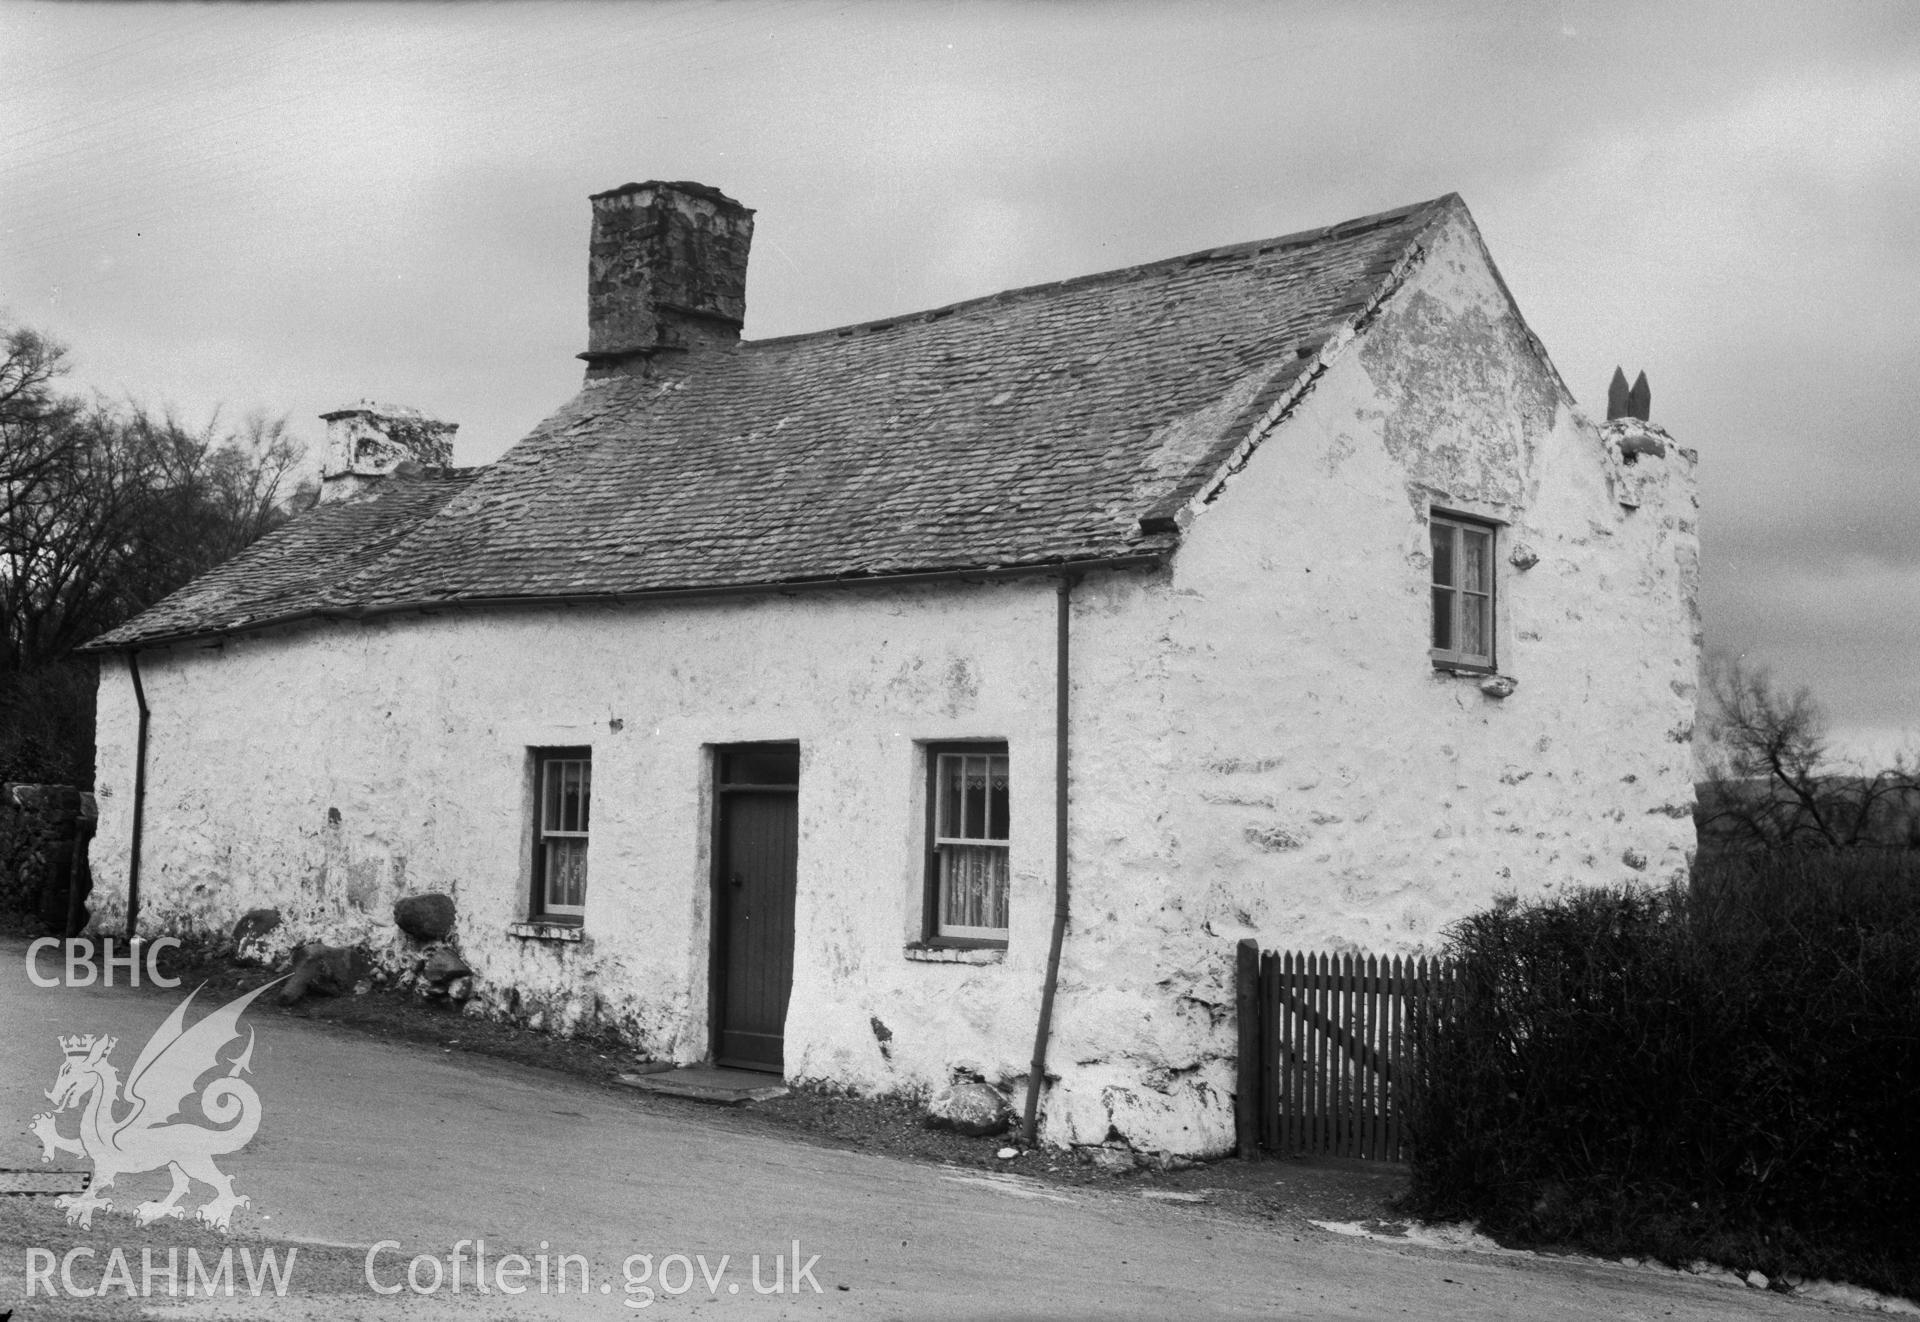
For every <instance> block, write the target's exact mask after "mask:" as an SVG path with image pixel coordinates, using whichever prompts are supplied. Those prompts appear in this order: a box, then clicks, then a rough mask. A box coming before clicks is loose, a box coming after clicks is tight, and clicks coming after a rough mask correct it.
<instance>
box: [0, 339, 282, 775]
mask: <svg viewBox="0 0 1920 1322" xmlns="http://www.w3.org/2000/svg"><path fill="white" fill-rule="evenodd" d="M0 356H3V357H0V779H26V778H36V779H40V778H50V779H68V780H82V781H84V780H85V779H87V778H88V777H89V776H90V774H91V766H92V746H91V744H92V739H91V729H92V708H91V686H90V683H89V682H88V681H87V680H86V678H85V677H84V676H82V675H79V674H78V673H77V671H78V670H87V671H90V669H91V668H90V667H89V666H86V665H85V664H84V663H79V662H75V661H73V660H71V659H70V658H71V653H72V651H73V649H74V648H75V647H77V646H78V645H79V644H81V643H83V642H85V641H86V640H87V639H89V638H91V637H93V636H95V635H96V634H99V633H102V632H104V631H105V630H107V629H110V628H112V627H113V626H114V625H116V624H119V623H120V622H122V621H123V620H125V619H127V618H128V617H130V616H131V615H133V614H135V613H137V612H138V611H140V610H142V609H144V608H145V607H147V606H149V605H151V604H152V603H154V602H155V601H158V600H159V599H160V598H162V597H164V596H166V595H167V594H168V593H170V592H173V591H174V590H175V589H177V588H179V587H181V586H182V585H183V584H185V583H186V582H188V581H189V580H190V579H193V578H195V577H196V576H198V575H199V574H202V573H204V572H206V571H207V570H208V569H211V568H212V567H213V566H214V565H217V564H219V563H220V562H222V561H223V560H226V559H227V558H229V557H230V556H232V555H234V554H235V553H236V552H238V551H240V550H241V549H243V548H244V547H246V546H248V545H249V544H251V543H252V542H253V541H255V540H256V539H258V538H259V537H260V536H262V535H263V534H265V533H267V532H269V531H271V530H272V529H273V528H274V527H276V526H278V525H279V524H280V523H282V522H284V521H285V520H286V519H287V518H289V517H291V515H292V513H293V512H295V511H296V510H297V509H299V508H304V507H305V506H306V505H308V504H311V503H312V498H313V495H314V493H315V488H314V486H313V485H312V484H311V483H306V482H302V481H301V480H300V478H301V465H302V461H303V459H304V449H303V447H302V446H301V444H300V443H299V441H297V440H296V439H295V438H294V437H293V436H291V435H290V434H289V433H288V430H287V425H286V422H285V420H284V419H278V420H276V419H271V418H268V417H267V416H265V415H264V414H254V415H250V416H249V417H247V418H246V419H244V420H243V421H242V422H241V424H240V425H239V426H238V427H237V428H229V427H225V426H223V425H222V424H221V422H220V419H219V416H218V414H217V413H216V415H215V416H214V417H213V418H211V419H209V420H208V421H207V423H206V424H205V425H204V426H200V427H189V426H186V425H184V424H182V423H181V422H180V421H179V419H178V418H176V417H175V416H174V415H173V414H171V413H170V412H161V413H154V412H152V411H150V410H148V409H145V408H143V407H140V406H139V405H137V404H131V403H128V404H119V405H114V404H109V403H107V402H105V401H103V400H98V399H96V400H93V401H92V402H90V403H89V402H84V401H80V400H77V399H75V398H73V397H71V396H68V395H65V394H63V393H61V391H60V389H59V384H60V380H61V378H62V376H63V375H64V373H65V371H66V366H65V358H64V351H63V350H62V349H61V348H60V347H59V346H58V345H57V344H55V343H54V342H53V341H51V340H49V339H47V338H46V337H45V336H43V335H40V334H38V333H36V332H33V331H29V330H25V329H20V328H14V329H7V328H5V327H0ZM70 672H71V673H70ZM82 707H84V710H82V709H81V708H82ZM77 732H84V738H82V737H80V733H77Z"/></svg>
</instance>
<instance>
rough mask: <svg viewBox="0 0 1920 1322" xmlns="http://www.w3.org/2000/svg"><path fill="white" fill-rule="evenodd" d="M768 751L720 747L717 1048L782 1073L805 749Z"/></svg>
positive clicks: (722, 1060)
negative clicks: (801, 765)
mask: <svg viewBox="0 0 1920 1322" xmlns="http://www.w3.org/2000/svg"><path fill="white" fill-rule="evenodd" d="M771 752H772V755H771V756H769V755H768V752H767V751H764V750H758V749H755V750H723V751H722V752H721V754H720V767H719V771H720V784H719V785H718V787H717V788H718V790H719V795H718V797H719V813H720V820H719V832H718V836H719V838H718V840H717V842H716V844H717V846H718V847H717V848H716V850H715V859H716V862H717V864H718V867H717V869H716V875H715V878H714V882H715V885H714V895H715V905H714V924H715V933H716V943H715V944H716V950H715V956H716V975H715V978H714V1002H715V1003H714V1033H713V1041H714V1052H713V1054H714V1060H715V1062H716V1063H717V1064H721V1065H730V1066H733V1067H735V1068H739V1069H757V1070H771V1071H774V1072H776V1073H778V1072H780V1071H781V1070H782V1069H783V1068H784V1066H785V1058H784V1054H783V1046H784V1041H785V1035H786V1023H787V1001H788V998H789V997H790V996H791V994H792V991H793V907H794V890H795V878H796V861H797V857H798V853H799V835H800V818H799V812H798V807H799V804H798V793H797V791H798V781H799V750H798V749H793V748H790V747H788V748H777V749H774V750H771ZM743 781H744V782H745V783H742V782H743ZM776 781H777V782H779V783H775V782H776ZM755 782H758V783H755Z"/></svg>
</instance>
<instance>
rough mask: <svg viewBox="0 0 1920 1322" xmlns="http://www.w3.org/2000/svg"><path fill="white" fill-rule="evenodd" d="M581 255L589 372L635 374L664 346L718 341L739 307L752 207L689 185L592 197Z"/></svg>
mask: <svg viewBox="0 0 1920 1322" xmlns="http://www.w3.org/2000/svg"><path fill="white" fill-rule="evenodd" d="M592 202H593V238H592V242H591V245H590V247H589V249H588V257H587V351H586V352H585V353H583V354H581V355H580V357H581V358H583V359H585V360H586V362H587V374H588V376H589V377H592V376H599V375H605V374H610V373H627V372H634V371H644V370H645V368H646V364H647V363H648V361H649V360H651V359H652V358H653V357H655V356H656V355H658V354H659V353H660V352H661V351H663V350H697V349H706V348H715V347H726V346H729V345H733V344H737V343H738V342H739V340H740V327H741V324H742V322H744V321H745V319H746V313H747V251H748V249H749V248H750V247H751V246H752V243H753V210H752V209H751V208H750V207H743V206H741V205H740V204H739V203H738V202H736V201H734V200H733V199H732V198H730V197H728V196H727V195H726V194H725V193H722V192H721V191H720V190H719V189H717V188H710V187H708V186H707V185H705V184H695V183H663V182H661V181H659V180H652V181H650V182H648V183H644V184H624V185H622V186H621V187H619V188H614V189H609V190H608V191H607V192H604V193H595V194H594V195H593V198H592Z"/></svg>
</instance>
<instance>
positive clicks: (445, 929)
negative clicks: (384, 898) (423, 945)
mask: <svg viewBox="0 0 1920 1322" xmlns="http://www.w3.org/2000/svg"><path fill="white" fill-rule="evenodd" d="M393 921H394V922H396V923H398V924H399V925H400V930H401V931H403V932H405V933H406V934H407V935H408V936H410V937H412V938H413V939H414V940H416V941H442V940H445V939H446V938H447V937H448V936H449V935H450V934H451V933H452V932H453V897H452V896H450V895H442V894H440V893H439V892H438V891H427V892H425V893H424V894H421V895H408V896H406V897H404V898H402V899H398V900H395V901H394V902H393Z"/></svg>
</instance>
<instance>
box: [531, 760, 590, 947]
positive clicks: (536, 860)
mask: <svg viewBox="0 0 1920 1322" xmlns="http://www.w3.org/2000/svg"><path fill="white" fill-rule="evenodd" d="M528 753H529V755H530V757H531V759H532V763H533V804H532V807H533V811H532V812H531V813H530V814H529V819H530V821H529V825H530V827H531V830H530V832H529V834H530V835H531V836H532V842H533V844H532V870H531V877H532V879H531V885H530V887H529V891H528V897H527V899H528V905H527V919H528V921H529V922H535V923H551V924H557V925H563V926H569V927H580V926H583V925H584V924H585V923H586V898H587V897H586V893H585V887H584V886H582V888H581V896H580V903H579V904H577V905H564V904H563V905H555V904H553V903H551V902H550V901H549V900H548V897H547V881H548V877H547V848H546V846H547V842H548V841H549V840H562V839H564V840H581V841H585V842H587V843H586V849H587V852H588V857H589V858H591V857H592V850H593V845H592V838H593V830H592V828H593V806H592V805H593V749H592V748H590V747H567V748H533V749H529V750H528ZM570 762H578V763H582V764H584V766H585V768H586V782H585V786H584V789H585V794H584V796H583V797H584V799H585V804H584V806H583V811H582V814H581V815H582V816H583V817H584V818H585V821H584V822H583V823H582V825H581V828H580V829H579V830H567V829H565V828H564V827H562V828H553V827H549V826H548V825H547V821H546V805H547V794H546V789H547V774H548V769H549V768H550V767H555V766H559V765H561V764H564V763H570ZM590 879H591V873H589V880H590Z"/></svg>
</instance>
